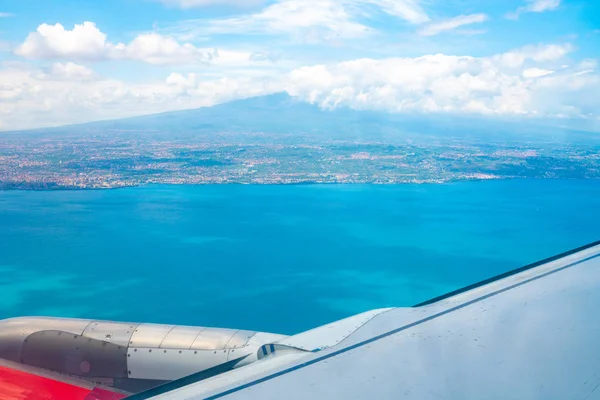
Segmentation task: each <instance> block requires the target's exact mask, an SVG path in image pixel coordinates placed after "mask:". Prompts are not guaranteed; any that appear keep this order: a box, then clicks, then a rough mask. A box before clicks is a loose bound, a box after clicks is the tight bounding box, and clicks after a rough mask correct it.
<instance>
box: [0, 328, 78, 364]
mask: <svg viewBox="0 0 600 400" xmlns="http://www.w3.org/2000/svg"><path fill="white" fill-rule="evenodd" d="M57 321H60V325H61V330H63V331H66V332H69V333H73V334H77V335H79V334H81V333H82V332H83V330H84V329H85V327H86V326H87V325H88V324H89V323H90V320H84V319H70V318H61V319H58V318H45V317H20V318H9V319H5V320H2V321H0V358H4V359H6V360H11V361H16V362H19V361H20V359H21V346H22V345H23V341H24V340H25V338H26V337H27V336H28V335H30V334H32V333H34V332H38V331H43V330H46V329H56V324H57Z"/></svg>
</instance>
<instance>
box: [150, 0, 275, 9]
mask: <svg viewBox="0 0 600 400" xmlns="http://www.w3.org/2000/svg"><path fill="white" fill-rule="evenodd" d="M158 1H160V2H161V3H163V4H165V5H168V6H174V7H180V8H184V9H186V8H195V7H206V6H221V5H228V6H237V7H251V6H256V5H261V4H264V3H266V1H267V0H158Z"/></svg>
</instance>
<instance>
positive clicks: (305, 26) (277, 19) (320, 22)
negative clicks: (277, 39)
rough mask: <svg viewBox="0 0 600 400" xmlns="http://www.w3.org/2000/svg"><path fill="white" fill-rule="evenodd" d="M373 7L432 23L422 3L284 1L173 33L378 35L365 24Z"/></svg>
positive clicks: (312, 37)
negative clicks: (257, 10) (252, 11)
mask: <svg viewBox="0 0 600 400" xmlns="http://www.w3.org/2000/svg"><path fill="white" fill-rule="evenodd" d="M373 8H376V9H378V10H381V11H382V12H384V13H386V14H388V15H391V16H393V17H396V18H399V19H402V20H405V21H407V22H409V23H414V24H418V23H423V22H426V21H428V20H429V17H428V16H427V14H426V13H425V12H424V11H423V9H422V8H421V7H420V5H419V0H280V1H278V2H276V3H274V4H271V5H269V6H267V7H265V8H263V9H261V10H260V11H259V12H256V13H253V14H249V15H242V16H239V17H234V18H225V19H216V20H210V21H208V20H204V19H197V20H189V21H185V22H183V23H180V24H178V25H177V26H176V27H175V28H174V29H173V30H174V31H176V32H178V34H179V35H180V36H181V37H185V38H188V39H189V38H191V37H204V36H206V35H207V34H282V33H283V34H288V35H292V36H294V37H296V38H297V39H299V40H301V41H305V42H321V41H329V40H333V39H337V38H357V37H361V36H365V35H366V34H368V33H371V32H374V29H373V28H370V27H369V26H367V25H365V23H363V22H361V21H362V19H364V17H365V16H366V15H367V14H368V11H369V10H372V9H373Z"/></svg>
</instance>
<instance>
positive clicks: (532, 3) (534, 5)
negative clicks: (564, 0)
mask: <svg viewBox="0 0 600 400" xmlns="http://www.w3.org/2000/svg"><path fill="white" fill-rule="evenodd" d="M560 2H561V0H528V1H527V4H526V5H525V6H522V7H519V8H517V9H516V10H515V11H513V12H511V13H508V14H506V17H507V18H509V19H518V18H519V16H520V15H521V14H523V13H529V12H536V13H539V12H544V11H551V10H556V9H557V8H558V7H559V6H560Z"/></svg>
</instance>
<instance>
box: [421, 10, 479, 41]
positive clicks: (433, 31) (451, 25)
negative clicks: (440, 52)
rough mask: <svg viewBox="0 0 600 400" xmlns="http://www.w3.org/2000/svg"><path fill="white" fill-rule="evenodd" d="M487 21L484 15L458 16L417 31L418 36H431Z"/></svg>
mask: <svg viewBox="0 0 600 400" xmlns="http://www.w3.org/2000/svg"><path fill="white" fill-rule="evenodd" d="M487 20H488V16H487V15H485V14H469V15H459V16H457V17H454V18H450V19H447V20H444V21H438V22H434V23H431V24H429V25H427V26H425V27H424V28H423V29H421V30H420V31H419V34H421V35H423V36H433V35H437V34H439V33H442V32H445V31H450V30H453V29H456V28H459V27H461V26H465V25H470V24H476V23H481V22H485V21H487Z"/></svg>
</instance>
